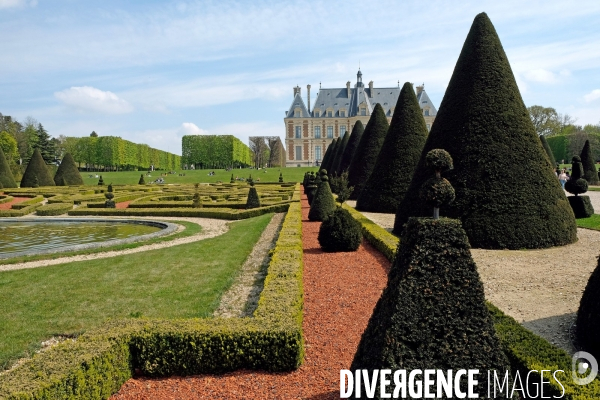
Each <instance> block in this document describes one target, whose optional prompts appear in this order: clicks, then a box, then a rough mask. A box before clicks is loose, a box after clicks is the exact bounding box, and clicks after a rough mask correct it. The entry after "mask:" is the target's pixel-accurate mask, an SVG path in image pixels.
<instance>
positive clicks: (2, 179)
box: [0, 147, 17, 188]
mask: <svg viewBox="0 0 600 400" xmlns="http://www.w3.org/2000/svg"><path fill="white" fill-rule="evenodd" d="M0 183H1V184H2V188H16V187H17V182H16V181H15V178H14V176H13V174H12V171H11V170H10V166H9V165H8V161H6V157H5V156H4V151H2V148H1V147H0Z"/></svg>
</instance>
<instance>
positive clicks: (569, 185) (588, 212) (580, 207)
mask: <svg viewBox="0 0 600 400" xmlns="http://www.w3.org/2000/svg"><path fill="white" fill-rule="evenodd" d="M565 190H566V191H567V192H569V193H571V194H574V195H575V196H569V197H567V199H568V200H569V204H570V205H571V209H572V210H573V214H575V218H589V217H591V216H592V215H593V214H594V207H593V206H592V202H591V200H590V196H579V195H580V194H583V193H585V192H587V190H588V183H587V181H586V180H585V179H583V166H582V165H581V158H580V157H579V156H574V157H573V159H572V160H571V178H570V179H569V180H568V181H567V182H566V183H565Z"/></svg>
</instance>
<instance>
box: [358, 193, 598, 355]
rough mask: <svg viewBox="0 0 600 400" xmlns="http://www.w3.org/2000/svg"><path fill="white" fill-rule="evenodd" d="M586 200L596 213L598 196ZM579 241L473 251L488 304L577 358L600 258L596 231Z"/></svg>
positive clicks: (384, 217)
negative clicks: (578, 322)
mask: <svg viewBox="0 0 600 400" xmlns="http://www.w3.org/2000/svg"><path fill="white" fill-rule="evenodd" d="M588 194H589V196H590V199H591V201H592V204H593V206H594V209H595V210H597V211H598V212H599V213H600V192H588V193H586V195H588ZM348 203H349V204H350V205H352V206H354V205H355V202H348ZM362 214H363V215H365V216H366V217H367V218H369V219H370V220H371V221H373V222H375V223H376V224H378V225H380V226H381V227H383V228H385V229H387V230H388V231H391V228H393V226H394V217H395V216H394V214H382V213H367V212H363V213H362ZM577 236H578V238H579V240H578V242H577V243H574V244H570V245H567V246H560V247H553V248H550V249H542V250H482V249H472V250H471V253H472V255H473V259H474V260H475V263H476V264H477V268H478V270H479V274H480V275H481V279H482V280H483V284H484V287H485V295H486V298H487V299H488V300H489V301H491V302H492V303H493V304H494V305H496V306H497V307H499V308H500V309H501V310H502V311H504V312H505V313H507V314H508V315H510V316H511V317H513V318H515V319H516V320H517V321H518V322H520V323H521V324H523V326H525V327H526V328H528V329H529V330H531V331H532V332H534V333H536V334H538V335H540V336H542V337H544V338H545V339H547V340H548V341H550V342H551V343H554V344H556V345H557V346H559V347H561V348H563V349H564V350H566V351H568V352H570V353H574V352H575V349H574V348H573V346H572V344H571V339H570V328H571V325H572V324H573V322H574V321H575V316H576V313H577V310H578V309H579V301H580V300H581V295H582V293H583V290H584V289H585V286H586V285H587V281H588V279H589V277H590V275H591V273H592V272H593V270H594V268H595V267H596V265H597V264H598V260H597V257H598V254H600V232H599V231H593V230H589V229H582V228H579V229H578V230H577Z"/></svg>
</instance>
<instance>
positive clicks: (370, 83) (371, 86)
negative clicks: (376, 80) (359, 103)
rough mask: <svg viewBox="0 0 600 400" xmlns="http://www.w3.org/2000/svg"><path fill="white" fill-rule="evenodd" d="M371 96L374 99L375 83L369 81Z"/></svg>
mask: <svg viewBox="0 0 600 400" xmlns="http://www.w3.org/2000/svg"><path fill="white" fill-rule="evenodd" d="M369 96H371V98H372V97H373V81H369Z"/></svg>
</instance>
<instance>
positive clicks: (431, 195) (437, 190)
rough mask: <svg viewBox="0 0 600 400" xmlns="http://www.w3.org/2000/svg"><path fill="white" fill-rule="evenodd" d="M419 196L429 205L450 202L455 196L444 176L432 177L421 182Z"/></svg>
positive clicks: (440, 204)
mask: <svg viewBox="0 0 600 400" xmlns="http://www.w3.org/2000/svg"><path fill="white" fill-rule="evenodd" d="M419 197H420V198H421V200H423V201H424V202H425V203H426V204H427V205H429V206H431V207H441V206H445V205H448V204H450V203H452V202H453V201H454V198H455V197H456V196H455V193H454V188H453V187H452V184H451V183H450V182H449V181H448V180H447V179H446V178H438V177H433V178H431V179H428V180H427V181H426V182H425V183H424V184H423V186H422V187H421V191H420V192H419Z"/></svg>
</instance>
